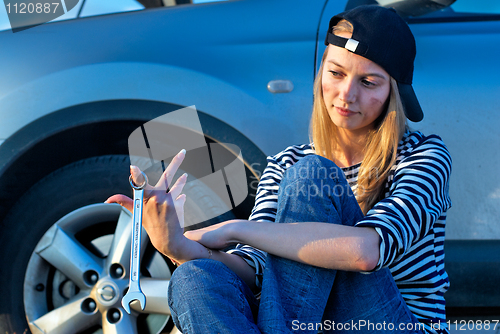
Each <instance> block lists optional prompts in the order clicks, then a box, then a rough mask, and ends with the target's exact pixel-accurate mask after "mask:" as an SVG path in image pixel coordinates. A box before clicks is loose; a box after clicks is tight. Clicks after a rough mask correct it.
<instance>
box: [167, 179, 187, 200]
mask: <svg viewBox="0 0 500 334" xmlns="http://www.w3.org/2000/svg"><path fill="white" fill-rule="evenodd" d="M186 181H187V173H184V174H182V175H181V177H179V178H178V179H177V181H176V182H175V184H174V185H173V186H172V188H170V192H169V193H170V195H171V196H172V199H174V200H175V199H176V198H177V197H179V195H180V194H181V193H182V190H183V189H184V186H185V185H186Z"/></svg>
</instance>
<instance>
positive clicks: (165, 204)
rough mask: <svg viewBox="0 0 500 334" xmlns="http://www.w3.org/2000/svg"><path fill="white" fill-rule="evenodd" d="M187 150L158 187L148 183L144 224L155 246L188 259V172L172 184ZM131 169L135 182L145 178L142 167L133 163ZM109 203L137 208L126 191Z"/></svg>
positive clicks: (139, 182) (174, 257)
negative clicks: (185, 234)
mask: <svg viewBox="0 0 500 334" xmlns="http://www.w3.org/2000/svg"><path fill="white" fill-rule="evenodd" d="M185 154H186V151H185V150H182V151H181V152H179V153H178V154H177V155H176V156H175V157H174V159H173V160H172V162H171V163H170V164H169V165H168V167H167V168H166V170H165V172H164V173H163V174H162V176H161V177H160V179H159V181H158V183H157V184H156V185H155V186H154V187H153V186H151V185H149V184H148V185H147V186H146V187H145V189H144V204H143V220H142V222H143V226H144V228H145V230H146V232H147V233H148V235H149V238H150V240H151V243H152V244H153V246H154V247H155V248H156V249H157V250H158V251H160V252H161V253H163V254H164V255H166V256H168V257H170V258H173V259H176V260H184V259H185V257H186V256H188V254H189V253H190V250H189V249H187V248H189V247H190V246H189V244H190V240H188V239H187V238H186V237H185V236H184V234H183V232H184V231H183V226H184V204H185V202H186V195H185V194H182V189H183V188H184V185H185V184H186V180H187V175H186V174H184V175H182V176H181V177H179V179H178V180H177V181H176V182H175V184H174V185H173V186H172V187H169V186H170V185H171V184H172V181H173V176H174V175H175V173H176V172H177V169H178V168H179V166H180V165H181V163H182V161H183V160H184V157H185ZM130 173H131V174H132V180H133V181H134V183H136V184H141V183H142V182H144V178H143V176H142V173H141V170H140V169H139V168H138V167H136V166H131V167H130ZM169 188H170V189H169ZM167 189H169V191H168V192H167V191H166V190H167ZM106 203H118V204H120V205H121V206H123V207H124V208H126V209H128V210H129V211H131V212H132V210H133V201H132V199H131V198H129V197H127V196H125V195H113V196H111V197H110V198H108V199H107V200H106Z"/></svg>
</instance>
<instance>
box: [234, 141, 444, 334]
mask: <svg viewBox="0 0 500 334" xmlns="http://www.w3.org/2000/svg"><path fill="white" fill-rule="evenodd" d="M309 154H315V152H314V149H313V147H312V145H311V144H306V145H296V146H290V147H288V148H287V149H286V150H284V151H282V152H281V153H279V154H277V155H275V156H272V157H268V159H267V161H268V165H267V167H266V169H265V170H264V172H263V174H262V177H261V180H260V182H259V186H258V189H257V195H256V199H255V206H254V208H253V210H252V213H251V215H250V218H249V220H254V221H267V222H274V221H275V218H276V210H277V200H278V189H279V186H280V182H281V179H282V177H283V174H284V172H285V171H286V169H287V168H289V167H291V166H293V165H294V164H295V163H296V162H297V161H299V160H300V159H301V158H303V157H304V156H307V155H309ZM359 167H360V164H358V165H354V166H351V167H347V168H343V171H344V174H345V175H346V179H347V181H348V182H349V185H350V186H351V188H352V189H353V191H354V193H356V185H357V176H358V171H359ZM450 173H451V157H450V154H449V152H448V150H447V148H446V146H445V145H444V143H443V142H442V140H441V139H440V138H439V137H438V136H435V135H431V136H424V135H423V134H422V133H420V132H406V133H405V135H404V137H403V139H402V140H401V142H400V143H399V147H398V155H397V160H396V163H395V164H394V166H393V167H392V169H391V172H390V173H389V177H388V179H387V182H386V188H385V198H384V199H383V200H381V201H380V202H378V203H377V204H376V205H375V206H374V207H373V208H372V209H371V210H370V211H369V212H368V213H367V214H366V216H365V217H364V218H362V219H361V220H360V221H359V222H357V223H356V226H365V227H366V226H369V227H372V228H374V229H375V230H376V231H377V233H378V234H379V235H380V259H379V262H378V264H377V266H376V268H375V270H379V269H381V268H386V267H388V268H389V269H390V271H391V273H392V276H393V277H394V280H395V282H396V284H397V286H398V288H399V291H400V292H401V295H402V296H403V298H404V300H405V301H406V304H407V305H408V307H409V308H410V310H411V311H412V313H413V314H414V315H415V316H416V317H417V319H418V320H419V321H420V322H421V323H423V324H424V325H425V330H426V332H427V333H448V330H447V327H446V318H445V300H444V293H445V292H446V291H447V289H448V287H449V280H448V275H447V274H446V271H445V269H444V237H445V222H446V212H447V210H448V209H449V208H450V207H451V201H450V198H449V195H448V188H449V177H450ZM228 252H230V253H233V254H236V255H239V256H241V257H242V258H243V259H244V260H245V261H246V262H247V263H248V264H249V265H250V266H252V267H253V268H255V271H256V282H257V285H258V286H259V285H260V283H261V277H262V273H263V270H264V267H265V259H266V253H265V252H263V251H261V250H258V249H256V248H253V247H251V246H249V245H243V244H238V245H237V246H236V248H235V249H232V250H230V251H228ZM439 323H440V324H441V325H440V328H439Z"/></svg>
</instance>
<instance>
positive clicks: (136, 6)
mask: <svg viewBox="0 0 500 334" xmlns="http://www.w3.org/2000/svg"><path fill="white" fill-rule="evenodd" d="M219 1H228V0H104V1H103V0H78V4H77V5H76V6H75V7H74V8H73V9H71V10H69V11H67V12H66V13H65V14H64V15H61V16H59V17H58V18H56V19H54V20H52V21H50V22H56V21H64V20H72V19H76V18H82V17H89V16H97V15H104V14H114V13H124V12H130V11H136V10H143V9H147V8H159V7H171V6H178V5H184V4H202V3H207V2H219ZM26 2H28V0H26ZM7 29H11V26H10V21H9V17H8V15H7V8H6V7H5V6H1V5H0V31H2V30H7Z"/></svg>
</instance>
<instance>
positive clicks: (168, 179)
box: [155, 149, 186, 198]
mask: <svg viewBox="0 0 500 334" xmlns="http://www.w3.org/2000/svg"><path fill="white" fill-rule="evenodd" d="M185 156H186V150H184V149H182V150H181V151H180V152H179V153H177V155H176V156H175V157H174V158H173V159H172V161H171V162H170V164H169V165H168V166H167V168H166V169H165V171H164V172H163V174H162V176H161V177H160V179H159V180H158V183H157V184H156V186H155V188H156V189H158V190H161V189H163V190H165V191H166V190H167V189H168V188H169V186H170V184H171V183H172V180H173V179H174V175H175V173H176V172H177V170H178V169H179V166H180V165H181V163H182V161H184V157H185ZM174 198H175V197H174Z"/></svg>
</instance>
